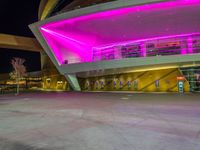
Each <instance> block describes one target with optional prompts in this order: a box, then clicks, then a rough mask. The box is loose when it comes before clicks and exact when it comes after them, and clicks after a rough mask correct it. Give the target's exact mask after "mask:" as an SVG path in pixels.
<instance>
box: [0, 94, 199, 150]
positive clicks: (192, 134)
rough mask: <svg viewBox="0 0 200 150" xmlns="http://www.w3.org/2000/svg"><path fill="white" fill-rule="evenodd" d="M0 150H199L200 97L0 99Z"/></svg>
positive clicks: (29, 96)
mask: <svg viewBox="0 0 200 150" xmlns="http://www.w3.org/2000/svg"><path fill="white" fill-rule="evenodd" d="M0 150H200V94H142V93H141V94H136V93H132V94H131V93H129V94H126V93H118V94H117V93H70V92H68V93H33V94H30V93H29V94H21V95H19V96H14V95H11V94H10V95H0Z"/></svg>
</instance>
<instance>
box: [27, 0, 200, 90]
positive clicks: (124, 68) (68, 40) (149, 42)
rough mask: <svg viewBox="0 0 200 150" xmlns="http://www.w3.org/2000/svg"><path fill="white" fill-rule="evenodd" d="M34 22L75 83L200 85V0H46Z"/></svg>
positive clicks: (79, 86) (84, 86)
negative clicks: (37, 19) (38, 19)
mask: <svg viewBox="0 0 200 150" xmlns="http://www.w3.org/2000/svg"><path fill="white" fill-rule="evenodd" d="M39 12H40V13H39V16H40V19H41V20H40V21H39V22H36V23H33V24H31V25H30V29H31V30H32V32H33V33H34V35H35V36H36V38H37V40H38V41H39V43H40V44H41V45H42V47H43V49H44V50H45V54H47V55H48V57H49V58H50V59H51V61H52V62H53V64H54V65H55V66H56V68H57V70H58V71H59V73H60V74H61V75H63V76H65V78H66V79H67V81H68V83H69V84H70V87H71V88H72V89H73V90H75V91H108V90H109V91H112V90H114V91H116V90H119V91H138V92H140V91H144V92H178V91H180V92H183V91H199V90H200V87H199V86H200V84H199V83H200V76H199V74H200V73H199V69H200V28H199V26H200V19H199V18H200V0H173V1H171V0H115V1H111V0H107V1H102V0H96V1H94V0H87V1H81V0H80V1H79V0H74V1H71V2H70V1H59V0H57V1H51V0H49V1H42V2H41V6H40V11H39Z"/></svg>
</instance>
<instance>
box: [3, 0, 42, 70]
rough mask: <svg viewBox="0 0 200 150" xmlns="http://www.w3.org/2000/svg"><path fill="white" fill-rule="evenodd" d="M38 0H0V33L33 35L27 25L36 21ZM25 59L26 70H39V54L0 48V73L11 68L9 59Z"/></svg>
mask: <svg viewBox="0 0 200 150" xmlns="http://www.w3.org/2000/svg"><path fill="white" fill-rule="evenodd" d="M39 3H40V0H0V20H1V22H0V33H5V34H13V35H19V36H27V37H34V36H33V34H32V33H31V31H30V29H29V28H28V25H29V24H31V23H33V22H36V21H38V8H39ZM13 57H20V58H24V59H26V63H25V65H26V67H27V70H28V71H37V70H40V55H39V53H37V52H27V51H19V50H12V49H0V73H8V72H10V71H11V70H12V67H11V65H10V59H12V58H13Z"/></svg>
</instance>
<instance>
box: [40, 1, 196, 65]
mask: <svg viewBox="0 0 200 150" xmlns="http://www.w3.org/2000/svg"><path fill="white" fill-rule="evenodd" d="M180 16H181V17H180ZM133 18H134V19H133ZM199 18H200V0H176V1H170V2H160V3H154V4H146V5H142V6H133V7H128V8H120V9H115V10H108V11H104V12H98V13H94V14H89V15H85V16H80V17H75V18H69V19H67V20H61V21H57V22H50V23H47V24H45V25H42V26H41V28H40V31H41V33H42V35H43V36H44V38H45V40H46V42H47V43H48V45H49V47H50V48H51V49H52V51H53V53H54V55H55V57H56V59H57V61H58V63H59V64H62V63H63V62H64V61H65V60H68V62H69V63H78V62H91V61H92V60H93V50H98V49H105V48H111V47H113V46H116V45H123V44H125V45H126V44H128V43H133V42H142V41H147V40H157V39H165V38H171V37H181V36H190V35H193V34H194V33H200V28H199V25H200V19H199ZM189 43H190V44H189ZM188 47H190V49H189V51H190V52H191V53H192V47H191V40H189V39H188ZM181 53H182V54H186V50H185V49H184V48H183V49H182V50H181ZM142 55H143V56H146V49H145V46H142ZM119 57H120V56H119Z"/></svg>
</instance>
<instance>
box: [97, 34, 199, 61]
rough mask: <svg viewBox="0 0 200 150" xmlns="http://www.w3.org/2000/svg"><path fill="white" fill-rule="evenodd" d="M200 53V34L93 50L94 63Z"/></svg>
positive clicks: (148, 40)
mask: <svg viewBox="0 0 200 150" xmlns="http://www.w3.org/2000/svg"><path fill="white" fill-rule="evenodd" d="M194 53H200V34H191V35H182V36H171V37H160V38H155V39H147V40H141V41H136V42H134V41H133V42H128V43H119V44H115V45H112V46H105V47H102V48H94V49H93V61H103V60H112V59H124V58H134V57H150V56H166V55H185V54H194Z"/></svg>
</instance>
